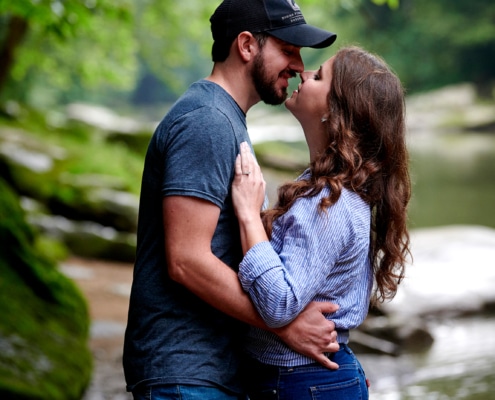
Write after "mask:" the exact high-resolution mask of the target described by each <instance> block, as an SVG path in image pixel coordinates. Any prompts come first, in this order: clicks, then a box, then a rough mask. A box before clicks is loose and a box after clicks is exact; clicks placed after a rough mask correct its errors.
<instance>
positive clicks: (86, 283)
mask: <svg viewBox="0 0 495 400" xmlns="http://www.w3.org/2000/svg"><path fill="white" fill-rule="evenodd" d="M61 269H62V272H64V273H65V274H66V275H67V276H69V277H70V278H72V279H73V280H74V281H75V282H76V283H77V285H78V286H79V288H80V289H81V291H82V292H83V294H84V295H85V297H86V298H87V300H88V304H89V311H90V316H91V320H92V326H91V338H90V348H91V352H92V353H93V359H94V369H93V378H92V381H91V385H90V386H89V388H88V390H87V392H86V394H85V396H84V397H83V399H82V400H130V399H132V396H131V395H130V394H129V393H127V392H126V390H125V380H124V374H123V371H122V345H123V342H124V330H125V324H126V321H127V307H128V303H129V292H130V287H131V282H132V264H127V263H117V262H107V261H99V260H87V259H82V258H71V259H69V260H67V261H65V262H64V263H63V265H62V266H61Z"/></svg>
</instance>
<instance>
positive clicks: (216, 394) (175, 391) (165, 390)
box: [132, 385, 246, 400]
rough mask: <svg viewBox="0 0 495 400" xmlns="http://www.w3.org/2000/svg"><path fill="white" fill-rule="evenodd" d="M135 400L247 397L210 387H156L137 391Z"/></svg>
mask: <svg viewBox="0 0 495 400" xmlns="http://www.w3.org/2000/svg"><path fill="white" fill-rule="evenodd" d="M132 395H133V397H134V400H245V399H246V396H241V395H235V394H229V393H226V392H224V391H222V390H220V389H217V388H214V387H208V386H190V385H156V386H148V387H142V388H139V389H136V390H134V391H133V392H132Z"/></svg>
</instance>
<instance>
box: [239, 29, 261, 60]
mask: <svg viewBox="0 0 495 400" xmlns="http://www.w3.org/2000/svg"><path fill="white" fill-rule="evenodd" d="M237 51H238V52H239V56H240V57H241V59H242V60H243V61H245V62H249V61H250V60H252V59H253V58H254V56H255V55H256V54H257V53H258V51H259V45H258V41H257V40H256V39H255V37H254V36H253V34H252V33H251V32H248V31H244V32H241V33H239V35H237Z"/></svg>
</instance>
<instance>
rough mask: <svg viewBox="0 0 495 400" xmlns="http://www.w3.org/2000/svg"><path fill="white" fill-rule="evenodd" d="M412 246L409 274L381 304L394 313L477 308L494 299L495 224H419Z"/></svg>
mask: <svg viewBox="0 0 495 400" xmlns="http://www.w3.org/2000/svg"><path fill="white" fill-rule="evenodd" d="M411 249H412V254H413V261H412V263H411V264H410V265H409V266H408V267H407V270H406V278H405V280H404V282H403V283H402V284H401V285H400V287H399V291H398V292H397V296H396V297H395V298H394V300H393V301H392V302H390V303H387V304H384V305H383V307H382V308H383V309H384V311H385V312H386V313H388V314H389V315H391V316H392V317H393V318H398V319H400V320H402V321H407V320H408V319H409V318H413V317H426V316H432V315H433V316H436V317H440V316H441V317H445V316H458V315H466V314H476V313H480V312H482V311H483V310H485V308H486V307H489V305H490V304H492V305H493V304H494V303H495V290H494V288H495V261H494V260H495V229H492V228H488V227H482V226H443V227H437V228H425V229H417V230H414V231H412V232H411Z"/></svg>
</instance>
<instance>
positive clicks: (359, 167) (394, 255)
mask: <svg viewBox="0 0 495 400" xmlns="http://www.w3.org/2000/svg"><path fill="white" fill-rule="evenodd" d="M328 105H329V118H328V119H327V121H326V122H324V123H325V124H326V132H327V133H328V145H327V148H326V150H325V152H324V154H322V155H321V156H320V157H319V158H318V159H316V160H314V161H313V162H312V163H311V164H310V165H309V168H310V171H311V176H310V178H308V179H306V180H304V179H303V180H299V181H296V182H290V183H286V184H284V185H282V186H281V187H280V188H279V191H278V202H277V204H276V205H275V207H274V208H273V209H270V210H267V211H265V212H264V213H263V222H264V224H265V228H266V230H267V232H268V234H269V235H270V234H271V228H272V223H273V221H274V220H275V219H277V218H278V217H280V216H281V215H283V214H284V213H286V212H287V210H288V209H289V208H290V207H291V206H292V205H293V204H294V202H295V201H296V200H297V199H298V198H300V197H310V196H315V195H316V194H318V193H320V192H321V190H322V189H323V188H324V187H326V186H329V187H330V195H329V196H328V197H326V198H323V199H322V201H321V203H320V206H319V208H320V210H325V209H326V208H328V207H330V206H331V205H332V204H334V203H335V202H336V201H337V200H338V199H339V197H340V194H341V192H342V188H347V189H349V190H352V191H354V192H356V193H358V194H359V195H360V196H361V198H362V199H363V200H364V201H366V202H367V203H368V204H369V205H370V207H371V210H372V219H371V237H370V240H371V250H370V260H371V263H372V266H373V271H374V277H375V283H376V284H375V291H374V296H373V302H374V303H376V302H383V301H384V300H387V299H391V298H393V297H394V296H395V294H396V292H397V287H398V285H399V284H400V282H401V280H402V279H403V278H404V272H405V264H406V261H407V257H408V255H409V234H408V231H407V204H408V202H409V199H410V197H411V184H410V179H409V172H408V163H409V158H408V152H407V148H406V138H405V103H404V90H403V88H402V85H401V82H400V80H399V79H398V78H397V76H396V75H395V74H394V73H393V72H392V71H391V70H390V68H389V67H388V66H387V64H386V63H385V62H384V61H383V60H382V59H380V58H379V57H377V56H375V55H372V54H370V53H368V52H366V51H364V50H362V49H360V48H358V47H346V48H343V49H341V50H339V51H338V52H337V54H336V55H335V57H334V62H333V76H332V82H331V87H330V91H329V94H328Z"/></svg>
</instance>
